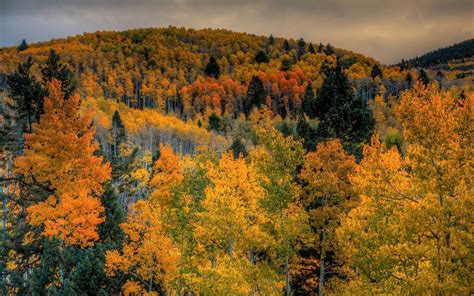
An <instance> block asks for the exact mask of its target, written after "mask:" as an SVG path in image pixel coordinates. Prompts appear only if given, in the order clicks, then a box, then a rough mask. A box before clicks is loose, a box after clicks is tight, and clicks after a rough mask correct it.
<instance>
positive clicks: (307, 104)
mask: <svg viewBox="0 0 474 296" xmlns="http://www.w3.org/2000/svg"><path fill="white" fill-rule="evenodd" d="M316 107H317V106H316V96H315V95H314V90H313V87H312V86H311V83H309V84H308V86H306V92H305V95H304V98H303V104H302V109H303V112H304V113H305V114H306V115H308V116H309V118H315V117H316V115H317V114H316V112H317V110H316Z"/></svg>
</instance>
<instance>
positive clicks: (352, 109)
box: [316, 61, 374, 153]
mask: <svg viewBox="0 0 474 296" xmlns="http://www.w3.org/2000/svg"><path fill="white" fill-rule="evenodd" d="M325 76H326V77H325V79H324V82H323V85H322V86H321V88H320V89H319V90H318V93H317V97H316V98H317V101H316V110H317V114H318V118H319V120H320V123H319V125H318V129H317V135H318V141H323V140H324V139H329V138H339V139H341V142H342V143H343V145H344V147H345V148H346V149H348V151H350V152H351V153H360V152H361V151H360V150H361V145H362V143H364V142H367V141H368V139H369V138H370V134H371V131H372V128H373V126H374V119H373V117H372V113H371V111H370V109H369V108H368V106H367V105H366V104H364V103H363V101H362V100H361V99H359V98H357V97H356V95H355V94H354V90H353V88H352V86H351V84H350V83H349V79H348V77H347V75H346V74H345V73H344V72H343V70H342V67H341V64H340V62H339V61H338V63H337V65H336V66H335V67H327V68H326V70H325Z"/></svg>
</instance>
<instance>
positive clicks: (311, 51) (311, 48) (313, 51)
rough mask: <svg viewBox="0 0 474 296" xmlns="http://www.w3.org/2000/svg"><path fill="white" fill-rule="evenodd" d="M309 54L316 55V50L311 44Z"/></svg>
mask: <svg viewBox="0 0 474 296" xmlns="http://www.w3.org/2000/svg"><path fill="white" fill-rule="evenodd" d="M308 52H309V53H311V54H315V53H316V50H315V49H314V45H313V43H310V44H309V47H308Z"/></svg>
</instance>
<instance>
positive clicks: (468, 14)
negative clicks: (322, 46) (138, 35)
mask: <svg viewBox="0 0 474 296" xmlns="http://www.w3.org/2000/svg"><path fill="white" fill-rule="evenodd" d="M473 3H474V2H473V1H472V0H443V1H442V0H385V1H383V0H293V1H289V0H267V1H264V0H240V1H225V0H221V1H217V0H155V1H152V0H110V1H100V0H95V1H94V0H0V46H9V45H14V44H18V43H19V42H20V41H21V39H22V38H26V39H27V40H28V41H30V42H33V41H41V40H47V39H50V38H54V37H64V36H68V35H74V34H79V33H82V32H86V31H97V30H122V29H127V28H135V27H160V26H168V25H174V26H185V27H193V28H204V27H212V28H227V29H231V30H235V31H245V32H250V33H256V34H265V35H269V34H274V35H276V36H283V37H293V38H299V37H303V38H304V39H305V40H307V41H313V42H323V43H327V42H330V43H332V44H334V45H336V46H338V47H343V48H347V49H351V50H354V51H358V52H361V53H364V54H367V55H370V56H373V57H375V58H377V59H379V60H381V61H382V62H384V63H393V62H397V61H399V60H400V59H401V58H406V57H412V56H414V55H418V54H420V53H422V52H424V51H426V50H431V49H434V48H437V47H440V46H445V45H449V44H451V43H454V42H458V41H462V40H464V39H467V38H472V36H473V32H474V19H473V18H474V8H473V5H474V4H473Z"/></svg>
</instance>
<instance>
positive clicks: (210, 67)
mask: <svg viewBox="0 0 474 296" xmlns="http://www.w3.org/2000/svg"><path fill="white" fill-rule="evenodd" d="M204 72H205V73H206V75H207V76H209V77H212V78H214V79H219V76H220V74H221V70H220V67H219V64H218V63H217V60H216V58H215V57H214V56H211V58H210V59H209V63H208V64H207V66H206V69H205V70H204Z"/></svg>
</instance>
